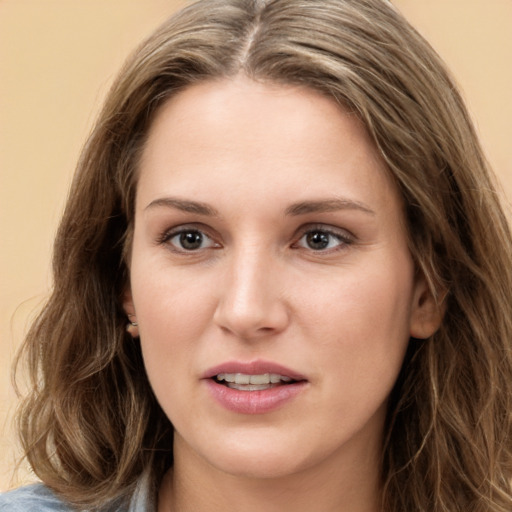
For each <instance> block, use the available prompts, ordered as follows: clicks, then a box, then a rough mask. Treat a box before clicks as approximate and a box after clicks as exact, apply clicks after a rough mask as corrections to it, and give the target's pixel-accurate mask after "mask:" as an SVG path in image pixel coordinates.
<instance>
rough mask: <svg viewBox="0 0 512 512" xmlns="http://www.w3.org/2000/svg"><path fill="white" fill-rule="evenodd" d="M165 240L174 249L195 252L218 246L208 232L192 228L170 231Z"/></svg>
mask: <svg viewBox="0 0 512 512" xmlns="http://www.w3.org/2000/svg"><path fill="white" fill-rule="evenodd" d="M163 241H164V242H165V243H168V244H170V245H171V246H172V247H173V249H174V250H177V251H182V252H193V251H198V250H201V249H209V248H211V247H216V246H217V244H216V243H215V242H214V241H213V240H212V239H211V238H210V237H209V236H208V235H207V234H206V233H204V232H203V231H200V230H198V229H190V228H189V229H186V228H185V229H179V230H176V231H173V232H171V233H168V234H167V235H166V237H165V239H164V240H163Z"/></svg>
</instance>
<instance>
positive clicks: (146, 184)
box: [138, 77, 397, 202]
mask: <svg viewBox="0 0 512 512" xmlns="http://www.w3.org/2000/svg"><path fill="white" fill-rule="evenodd" d="M333 187H335V188H336V189H337V190H338V191H339V192H340V193H341V192H346V193H353V194H361V193H362V195H364V196H368V195H369V196H371V195H372V194H373V195H375V196H381V197H380V199H381V200H389V199H390V198H392V197H391V196H394V197H393V198H392V199H393V200H396V195H397V191H396V190H394V186H393V184H392V182H391V179H390V177H389V174H388V171H387V169H386V166H385V165H384V162H383V160H382V158H381V157H380V155H379V153H378V151H377V149H376V147H375V145H374V143H373V142H372V140H371V138H370V136H369V135H368V133H367V131H366V129H365V127H364V125H363V123H362V122H361V121H360V120H359V119H358V117H357V116H356V115H355V114H352V113H350V112H348V111H346V110H344V109H343V108H342V107H340V106H339V105H338V104H337V103H336V102H335V101H334V100H332V99H330V98H327V97H326V96H324V95H322V94H320V93H318V92H316V91H313V90H310V89H307V88H304V87H298V86H291V85H276V84H269V83H259V82H255V81H252V80H250V79H248V78H245V77H237V78H235V79H231V80H227V79H225V80H218V81H210V82H204V83H201V84H197V85H194V86H191V87H189V88H187V89H185V90H183V91H181V92H180V93H178V94H176V95H175V96H174V97H172V98H171V99H169V100H168V101H167V102H166V103H165V104H164V105H163V106H162V107H161V108H160V110H159V112H158V113H157V115H156V117H155V119H154V121H153V124H152V126H151V128H150V131H149V135H148V138H147V143H146V146H145V148H144V151H143V154H142V159H141V165H140V181H139V187H138V189H139V190H138V198H140V199H141V200H142V201H144V202H147V201H149V200H151V199H153V198H152V197H150V196H154V195H155V194H164V193H169V194H172V195H176V193H185V194H190V193H191V191H193V193H194V195H196V196H204V197H202V198H201V199H204V200H209V199H210V197H211V194H213V193H214V192H215V193H216V194H217V196H218V197H219V198H221V197H224V196H231V198H232V199H233V197H234V196H233V192H235V191H236V192H238V193H239V194H248V195H249V196H250V197H255V196H256V195H257V194H258V193H261V194H263V195H267V196H268V194H269V192H270V191H272V192H273V193H276V194H277V191H279V190H281V191H282V192H283V194H281V196H283V195H284V196H286V195H288V196H290V195H294V196H301V195H302V196H305V195H308V194H309V195H325V194H326V193H329V192H332V188H333ZM207 196H210V197H207ZM198 199H199V198H198ZM293 199H296V200H300V199H301V197H294V198H293ZM354 199H357V198H354Z"/></svg>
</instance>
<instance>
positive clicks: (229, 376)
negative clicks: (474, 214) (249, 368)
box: [217, 373, 292, 391]
mask: <svg viewBox="0 0 512 512" xmlns="http://www.w3.org/2000/svg"><path fill="white" fill-rule="evenodd" d="M217 380H218V381H226V382H227V383H228V384H231V383H232V384H242V385H244V384H245V385H247V384H251V385H254V386H263V388H261V389H265V388H266V387H267V386H268V384H277V383H279V382H291V381H292V379H291V378H290V377H286V376H284V375H278V374H277V373H263V374H261V375H248V374H246V373H219V374H218V375H217ZM244 389H247V388H244ZM249 391H256V390H252V389H250V390H249Z"/></svg>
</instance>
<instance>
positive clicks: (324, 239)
mask: <svg viewBox="0 0 512 512" xmlns="http://www.w3.org/2000/svg"><path fill="white" fill-rule="evenodd" d="M348 243H349V240H347V239H346V238H345V237H343V236H342V235H339V234H337V233H332V232H330V231H326V230H324V229H312V230H309V231H307V232H306V233H304V234H303V235H302V236H301V238H300V239H299V241H298V243H297V245H299V246H300V247H304V248H306V249H311V250H313V251H325V250H329V249H334V248H336V247H339V246H341V245H343V244H348Z"/></svg>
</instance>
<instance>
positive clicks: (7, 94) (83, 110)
mask: <svg viewBox="0 0 512 512" xmlns="http://www.w3.org/2000/svg"><path fill="white" fill-rule="evenodd" d="M184 3H185V2H184V0H174V1H172V0H0V244H1V251H0V257H1V260H0V290H1V291H0V343H1V350H0V490H2V489H7V488H9V487H12V486H13V485H15V484H16V483H17V482H18V481H22V482H25V481H27V480H28V479H30V475H29V474H28V473H27V471H26V470H22V471H21V472H20V474H19V478H18V479H14V478H13V474H12V473H13V468H14V463H15V459H16V456H17V452H16V448H15V441H14V439H15V438H14V436H13V433H12V412H13V409H14V407H15V403H16V400H15V395H14V392H13V391H12V388H11V384H10V363H11V361H12V358H13V354H14V352H15V350H16V347H17V346H18V345H19V343H20V341H21V339H22V337H23V333H24V332H25V330H26V326H27V323H28V321H29V319H30V318H31V317H32V316H33V314H34V311H35V310H37V308H38V306H40V304H41V302H42V300H43V299H44V297H45V294H46V292H47V290H48V287H49V285H50V283H51V278H50V273H49V269H50V253H51V244H52V237H53V235H54V232H55V229H56V226H57V222H58V219H59V215H60V213H61V210H62V208H63V204H64V200H65V196H66V192H67V189H68V186H69V183H70V179H71V176H72V172H73V168H74V164H75V161H76V159H77V156H78V154H79V150H80V147H81V144H82V143H83V142H84V140H85V137H86V135H87V133H88V131H89V129H90V127H91V124H92V121H93V119H94V117H95V113H96V112H97V110H98V108H99V106H100V104H101V101H102V98H103V97H104V95H105V93H106V91H107V90H108V86H109V84H110V83H111V80H112V78H113V77H114V75H115V73H116V70H117V69H118V68H119V66H120V64H121V62H122V60H123V58H124V57H125V56H126V55H127V53H128V52H129V51H130V50H131V49H132V48H133V46H134V45H135V44H136V43H137V42H139V41H140V40H141V38H142V37H143V36H144V35H146V34H148V33H149V32H150V31H151V30H152V28H153V27H155V26H156V25H158V24H159V23H160V22H161V21H162V20H163V19H164V18H165V17H166V16H167V15H168V14H169V13H171V12H172V11H173V10H175V9H176V7H177V6H179V5H182V4H184ZM394 3H395V4H396V5H397V6H398V7H399V8H400V9H401V10H402V11H403V12H404V14H405V15H406V16H407V17H408V18H409V19H410V20H411V21H412V22H413V24H415V25H416V27H417V28H419V30H420V31H421V32H422V33H423V34H424V35H425V36H426V37H427V39H429V40H430V41H431V43H432V44H433V45H434V47H435V48H437V50H438V51H439V52H440V54H441V55H442V56H443V57H444V58H445V60H446V61H447V63H448V65H449V66H450V67H451V68H452V70H453V72H454V74H455V76H456V77H457V80H458V82H459V83H460V85H461V87H462V89H463V91H464V94H465V97H466V98H467V101H468V103H469V105H470V110H471V112H472V114H473V116H474V119H475V121H476V124H477V127H478V130H479V132H480V134H481V137H482V140H483V143H484V146H485V147H486V149H487V152H488V155H489V158H490V160H491V163H492V164H493V165H494V167H495V169H496V172H497V173H498V175H499V176H500V178H501V180H502V183H503V185H504V188H505V192H506V195H507V196H508V197H509V198H512V152H511V151H510V150H509V148H510V145H511V144H510V141H509V139H510V136H511V135H510V134H511V133H512V101H511V99H510V93H511V91H512V87H511V85H510V84H511V83H512V35H511V31H512V0H395V2H394Z"/></svg>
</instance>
